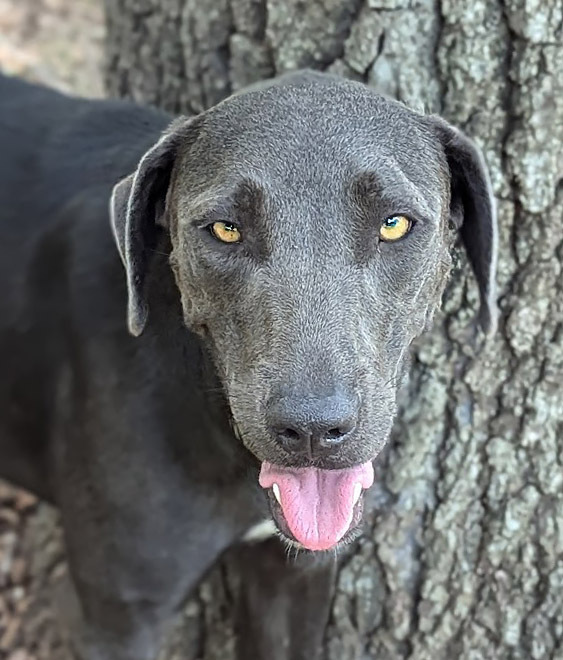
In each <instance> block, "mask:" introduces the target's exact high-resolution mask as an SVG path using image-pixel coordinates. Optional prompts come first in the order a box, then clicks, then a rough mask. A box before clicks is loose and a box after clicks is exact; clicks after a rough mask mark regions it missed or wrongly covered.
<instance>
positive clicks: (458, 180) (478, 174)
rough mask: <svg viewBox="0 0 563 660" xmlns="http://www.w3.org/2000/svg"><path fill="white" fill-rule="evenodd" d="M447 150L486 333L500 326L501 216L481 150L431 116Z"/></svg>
mask: <svg viewBox="0 0 563 660" xmlns="http://www.w3.org/2000/svg"><path fill="white" fill-rule="evenodd" d="M428 120H429V121H430V122H431V125H432V126H433V128H434V129H435V130H436V131H437V133H438V137H439V139H440V141H441V143H442V146H443V148H444V153H445V155H446V159H447V162H448V167H449V170H450V181H451V201H450V217H451V221H452V223H453V224H454V226H455V227H456V228H457V229H458V230H459V233H460V236H461V240H462V242H463V245H464V247H465V251H466V252H467V255H468V257H469V261H470V263H471V266H472V268H473V272H474V273H475V278H476V279H477V284H478V286H479V293H480V297H481V305H480V309H479V316H478V323H479V325H480V326H481V328H482V329H483V331H484V332H485V333H486V334H492V333H493V332H494V331H495V329H496V324H497V315H498V312H497V305H496V269H497V251H498V238H497V215H496V204H495V198H494V196H493V192H492V188H491V182H490V180H489V174H488V171H487V167H486V165H485V161H484V159H483V156H482V154H481V152H480V150H479V149H478V147H477V146H476V145H475V144H474V143H473V142H472V141H471V140H470V139H469V138H468V137H467V136H465V135H464V134H463V133H462V132H461V131H459V130H458V129H456V128H454V127H453V126H451V125H450V124H448V123H447V122H446V121H444V120H443V119H441V118H440V117H436V116H432V117H428Z"/></svg>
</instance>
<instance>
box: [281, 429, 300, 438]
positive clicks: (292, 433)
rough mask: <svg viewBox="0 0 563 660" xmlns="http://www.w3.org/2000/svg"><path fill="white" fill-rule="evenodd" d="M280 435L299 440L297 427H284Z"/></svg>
mask: <svg viewBox="0 0 563 660" xmlns="http://www.w3.org/2000/svg"><path fill="white" fill-rule="evenodd" d="M280 435H283V436H284V437H285V438H287V439H288V440H299V433H298V432H297V431H296V430H295V429H283V431H280Z"/></svg>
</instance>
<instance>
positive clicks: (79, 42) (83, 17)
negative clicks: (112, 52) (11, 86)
mask: <svg viewBox="0 0 563 660" xmlns="http://www.w3.org/2000/svg"><path fill="white" fill-rule="evenodd" d="M104 33H105V26H104V18H103V7H102V3H101V2H99V1H98V0H0V68H1V69H2V70H3V71H4V72H6V73H11V74H14V75H20V76H24V77H25V78H27V79H29V80H35V81H37V82H43V83H45V84H48V85H50V86H52V87H57V88H58V89H61V90H63V91H73V92H76V93H78V94H84V95H88V96H101V95H102V93H103V83H102V70H101V67H102V62H103V39H104Z"/></svg>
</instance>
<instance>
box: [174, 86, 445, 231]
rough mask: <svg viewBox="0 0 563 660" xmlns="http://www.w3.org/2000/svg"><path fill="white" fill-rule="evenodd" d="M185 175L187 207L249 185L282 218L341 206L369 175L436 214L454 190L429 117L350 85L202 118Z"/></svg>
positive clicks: (237, 104) (301, 89) (264, 98)
mask: <svg viewBox="0 0 563 660" xmlns="http://www.w3.org/2000/svg"><path fill="white" fill-rule="evenodd" d="M178 174H179V176H178V178H177V179H176V180H177V181H179V182H180V190H179V196H180V198H181V200H182V201H181V202H180V206H184V204H186V206H185V208H186V207H187V206H191V204H190V200H192V201H193V202H195V203H196V204H197V206H199V203H200V202H201V201H202V202H203V206H206V205H208V204H209V205H212V204H213V197H214V196H215V195H217V196H221V195H222V194H223V193H226V194H225V196H227V195H229V194H230V192H231V191H234V190H236V189H237V187H238V186H239V184H240V182H241V181H252V182H253V183H255V184H256V185H257V187H258V188H260V189H261V190H263V191H264V193H265V197H266V198H267V200H268V201H269V202H270V203H271V205H272V206H271V208H274V207H276V206H277V207H278V208H279V210H280V214H281V213H283V214H287V213H290V212H291V207H292V206H293V207H295V208H296V209H297V208H298V209H299V210H300V211H303V210H304V209H305V208H306V207H307V206H311V207H315V208H317V209H320V208H321V207H323V206H324V207H325V208H329V207H330V208H331V209H332V210H334V209H336V208H337V207H338V205H342V204H343V203H344V201H343V200H344V195H343V192H345V191H348V190H350V186H351V184H353V182H354V181H355V180H357V179H358V178H361V177H363V176H365V175H366V174H370V175H373V180H374V181H376V182H377V184H378V188H379V190H380V191H381V194H382V195H384V196H386V197H388V198H393V199H395V200H399V201H400V200H405V201H408V200H412V201H414V202H415V203H414V204H413V206H416V207H417V208H418V210H419V211H420V212H421V213H423V214H424V215H425V216H427V217H435V218H438V216H439V214H440V213H441V211H442V209H443V204H444V200H445V197H446V194H447V193H446V190H447V188H448V173H447V167H446V165H445V157H444V154H443V150H442V148H441V146H440V143H439V141H438V139H437V138H436V137H435V135H434V134H433V132H432V131H431V129H430V128H429V126H428V124H427V123H426V122H425V121H424V118H423V117H422V116H421V115H419V114H417V113H415V112H413V111H411V110H409V109H408V108H406V107H405V106H403V105H401V104H399V103H397V102H395V101H392V100H389V99H387V98H385V97H382V96H380V95H378V94H376V93H374V92H373V91H372V90H370V89H369V88H367V87H365V86H364V85H359V84H355V83H349V82H347V81H344V82H342V81H338V82H330V81H329V82H328V83H325V81H323V83H322V84H317V83H312V84H299V85H291V84H288V85H281V86H272V87H270V88H268V89H265V90H258V91H254V92H250V93H246V94H240V95H235V96H233V97H230V98H229V99H227V100H225V101H224V102H222V103H220V104H219V105H217V106H215V107H214V108H212V109H211V110H209V111H207V112H206V113H204V115H203V116H202V117H201V121H200V123H199V126H198V132H197V139H196V140H195V142H191V143H190V146H189V148H188V149H186V150H185V152H184V154H183V157H182V158H181V162H180V163H179V167H178ZM182 202H183V203H182ZM400 206H401V204H398V207H400ZM406 206H408V205H406ZM282 208H283V211H282V210H281V209H282ZM301 217H302V218H303V221H305V219H306V218H307V217H308V216H307V214H306V213H305V214H303V213H301Z"/></svg>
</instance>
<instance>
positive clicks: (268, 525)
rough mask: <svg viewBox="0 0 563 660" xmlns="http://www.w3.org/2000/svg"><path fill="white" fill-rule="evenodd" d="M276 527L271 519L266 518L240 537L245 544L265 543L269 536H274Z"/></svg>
mask: <svg viewBox="0 0 563 660" xmlns="http://www.w3.org/2000/svg"><path fill="white" fill-rule="evenodd" d="M275 534H276V526H275V524H274V521H273V520H272V519H271V518H266V519H265V520H262V521H261V522H259V523H256V525H253V526H252V527H251V528H250V529H249V530H248V531H247V532H246V534H245V535H244V536H243V537H242V540H243V541H244V542H245V543H257V542H259V541H265V540H266V539H268V538H270V537H271V536H275Z"/></svg>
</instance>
